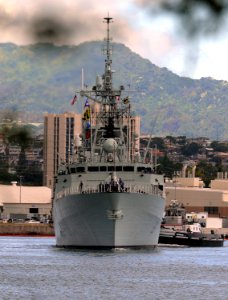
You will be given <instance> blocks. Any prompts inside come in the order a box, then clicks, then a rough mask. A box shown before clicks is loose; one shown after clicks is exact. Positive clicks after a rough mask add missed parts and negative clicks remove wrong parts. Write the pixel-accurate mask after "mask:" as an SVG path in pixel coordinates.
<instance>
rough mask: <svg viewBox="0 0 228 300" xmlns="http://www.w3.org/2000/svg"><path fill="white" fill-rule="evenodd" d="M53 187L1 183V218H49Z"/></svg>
mask: <svg viewBox="0 0 228 300" xmlns="http://www.w3.org/2000/svg"><path fill="white" fill-rule="evenodd" d="M51 207H52V203H51V189H50V188H48V187H45V186H22V185H20V184H17V182H16V181H14V182H12V184H11V185H2V184H0V218H1V219H26V218H31V217H37V218H38V219H40V218H48V217H50V215H51Z"/></svg>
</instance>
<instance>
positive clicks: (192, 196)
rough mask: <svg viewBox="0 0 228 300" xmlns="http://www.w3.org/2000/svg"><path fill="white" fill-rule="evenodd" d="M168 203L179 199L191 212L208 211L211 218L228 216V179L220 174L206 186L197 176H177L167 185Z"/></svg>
mask: <svg viewBox="0 0 228 300" xmlns="http://www.w3.org/2000/svg"><path fill="white" fill-rule="evenodd" d="M165 193H166V205H167V206H168V205H170V203H171V201H173V200H177V201H178V202H179V203H181V204H183V206H184V207H185V209H186V211H187V212H189V213H191V212H195V213H199V212H206V213H208V217H209V218H212V217H214V218H224V219H226V218H228V179H227V177H226V178H225V177H221V174H220V175H218V177H217V179H215V180H212V181H211V187H210V188H204V187H203V182H202V181H201V180H200V179H199V178H197V177H176V178H175V179H174V180H173V181H167V182H166V185H165Z"/></svg>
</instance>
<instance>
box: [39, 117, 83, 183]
mask: <svg viewBox="0 0 228 300" xmlns="http://www.w3.org/2000/svg"><path fill="white" fill-rule="evenodd" d="M80 133H81V115H79V114H76V113H73V112H72V113H64V114H46V115H45V117H44V171H43V174H44V177H43V184H44V185H45V186H48V187H50V188H52V187H53V178H54V176H55V175H56V172H57V169H58V166H59V164H60V162H61V161H66V162H67V161H69V159H70V156H71V155H72V154H73V151H74V142H75V137H76V135H79V134H80Z"/></svg>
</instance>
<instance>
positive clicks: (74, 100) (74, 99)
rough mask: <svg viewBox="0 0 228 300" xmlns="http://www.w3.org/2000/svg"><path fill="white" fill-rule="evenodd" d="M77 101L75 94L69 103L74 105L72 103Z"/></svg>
mask: <svg viewBox="0 0 228 300" xmlns="http://www.w3.org/2000/svg"><path fill="white" fill-rule="evenodd" d="M76 101H77V95H76V94H75V96H74V98H73V99H72V100H71V105H74V103H75V102H76Z"/></svg>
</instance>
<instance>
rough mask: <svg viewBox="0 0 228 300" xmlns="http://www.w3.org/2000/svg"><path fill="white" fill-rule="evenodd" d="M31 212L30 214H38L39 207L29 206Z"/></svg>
mask: <svg viewBox="0 0 228 300" xmlns="http://www.w3.org/2000/svg"><path fill="white" fill-rule="evenodd" d="M29 213H30V214H38V213H39V208H36V207H31V208H29Z"/></svg>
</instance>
